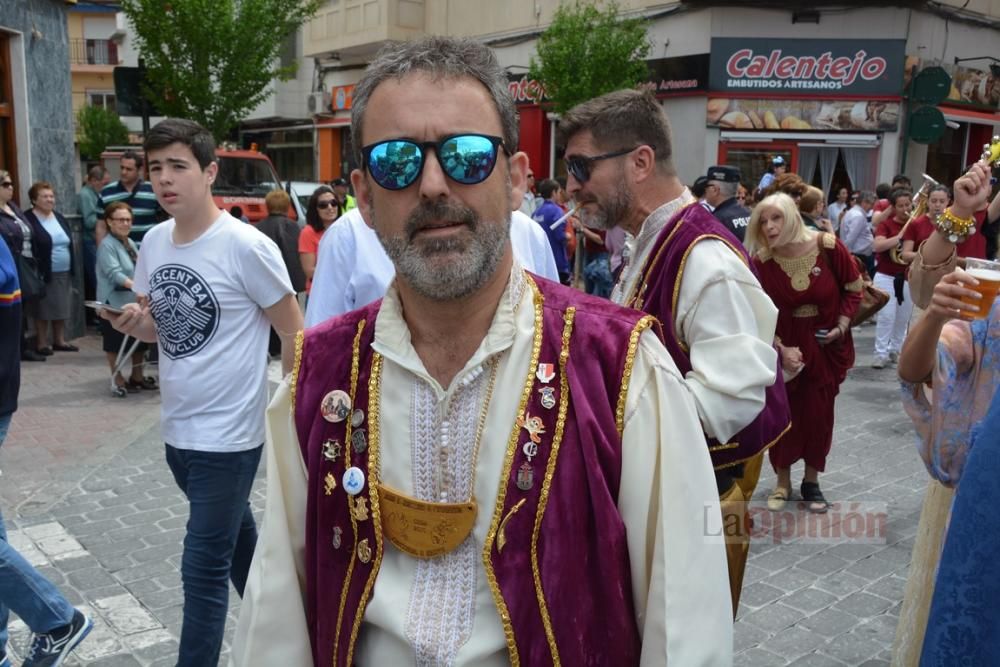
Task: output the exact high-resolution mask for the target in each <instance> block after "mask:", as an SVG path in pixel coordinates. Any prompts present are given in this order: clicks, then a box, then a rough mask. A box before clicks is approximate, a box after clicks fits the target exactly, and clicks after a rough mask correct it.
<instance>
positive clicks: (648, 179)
mask: <svg viewBox="0 0 1000 667" xmlns="http://www.w3.org/2000/svg"><path fill="white" fill-rule="evenodd" d="M557 141H558V143H559V145H561V146H563V147H565V160H566V170H567V171H568V172H569V175H570V178H569V180H568V182H567V187H568V189H569V193H570V195H572V196H573V197H574V198H575V199H576V201H577V202H578V203H580V204H582V205H583V213H582V220H583V222H584V224H589V225H591V226H595V227H598V228H603V229H610V228H612V227H614V226H616V225H617V226H620V227H622V228H624V229H625V231H627V232H629V233H630V234H631V235H632V237H633V240H632V242H631V247H630V254H629V257H630V258H629V264H628V266H626V267H625V269H624V270H623V271H622V274H621V276H620V278H619V281H618V284H617V285H615V288H614V289H613V290H612V292H611V300H612V301H614V302H616V303H619V304H624V305H627V306H631V307H634V308H637V309H639V310H642V311H645V312H647V313H649V314H651V315H653V316H655V317H656V318H657V319H658V320H659V321H660V322H662V323H663V328H662V330H661V331H662V333H663V336H664V342H665V343H666V346H667V349H668V350H670V353H671V356H673V359H674V361H675V362H676V364H677V366H678V367H679V368H680V370H681V372H682V373H683V375H684V384H685V386H686V387H687V389H688V390H689V391H690V394H691V396H692V397H693V399H694V401H695V403H696V404H697V405H698V414H699V415H700V417H701V424H702V427H703V429H704V433H705V436H706V437H707V439H708V443H709V450H710V451H711V457H712V463H713V464H714V467H715V469H716V485H717V491H718V494H719V498H720V500H721V501H722V503H723V510H724V513H725V515H726V517H725V524H726V525H727V526H737V527H738V526H746V525H748V524H747V520H748V515H747V501H749V500H750V497H751V494H752V493H753V489H754V487H755V486H756V484H757V477H758V475H759V473H760V466H761V462H762V460H763V457H762V452H763V451H764V450H765V449H767V448H768V447H769V446H770V445H772V444H773V443H774V442H775V441H776V440H777V439H778V438H779V437H780V436H781V434H782V433H783V432H784V431H785V430H786V429H787V428H788V425H789V416H788V401H787V397H786V396H785V391H784V385H783V383H782V382H781V377H780V374H779V373H778V369H779V359H778V355H777V352H776V351H775V349H774V348H773V347H772V342H773V340H774V330H775V325H776V323H777V309H776V308H775V307H774V304H773V303H772V302H771V299H770V298H769V297H768V296H767V294H765V293H764V290H763V289H762V288H761V285H760V282H759V281H758V280H757V278H756V276H755V275H754V273H753V270H752V269H751V268H750V258H749V257H748V256H747V254H746V251H745V250H744V249H743V246H742V244H741V243H740V241H739V239H738V238H737V237H736V236H734V235H733V233H732V232H730V231H729V230H728V229H726V227H725V226H723V225H722V223H720V222H719V221H718V220H717V219H716V218H715V217H714V216H713V215H712V214H711V213H709V212H708V211H707V210H706V209H705V208H704V207H702V206H698V205H696V204H695V200H694V197H692V196H691V193H690V191H689V190H688V189H687V188H686V187H684V185H683V184H682V183H681V181H680V180H679V179H678V177H677V172H676V169H675V168H674V164H673V155H672V148H671V147H672V137H671V133H670V122H669V120H668V118H667V115H666V113H665V112H664V111H663V108H662V107H661V106H660V104H659V102H657V100H656V98H655V97H653V96H652V95H651V94H649V93H646V92H642V91H637V90H620V91H617V92H613V93H608V94H606V95H602V96H601V97H598V98H596V99H593V100H589V101H587V102H584V103H582V104H580V105H577V106H576V107H574V108H573V109H570V110H569V111H568V112H567V113H566V114H564V115H563V118H562V119H561V120H560V123H559V136H558V139H557ZM709 177H710V178H715V179H716V180H719V179H717V178H716V177H715V176H714V175H712V174H709ZM716 203H718V202H716ZM732 537H734V538H735V539H733V540H731V541H729V542H728V544H727V551H728V556H729V578H730V589H731V594H732V603H733V613H734V614H735V612H736V608H737V606H738V604H739V594H740V590H741V589H742V581H743V571H744V568H745V565H746V557H747V553H748V550H749V538H748V536H747V535H745V534H737V535H734V536H732ZM721 574H722V573H720V575H721Z"/></svg>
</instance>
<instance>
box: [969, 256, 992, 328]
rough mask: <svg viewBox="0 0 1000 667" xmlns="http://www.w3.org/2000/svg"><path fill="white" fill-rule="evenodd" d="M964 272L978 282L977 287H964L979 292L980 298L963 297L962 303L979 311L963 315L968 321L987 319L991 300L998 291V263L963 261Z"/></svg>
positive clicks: (979, 260) (978, 260)
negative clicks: (977, 308)
mask: <svg viewBox="0 0 1000 667" xmlns="http://www.w3.org/2000/svg"><path fill="white" fill-rule="evenodd" d="M965 272H966V273H968V274H969V275H970V276H972V277H973V278H975V279H976V280H978V281H979V284H978V285H975V286H973V285H966V287H968V288H969V289H972V290H975V291H976V292H979V294H980V295H981V297H980V298H978V299H976V298H973V297H968V296H963V297H962V303H968V304H971V305H974V306H978V307H979V310H977V311H969V312H967V313H964V314H965V316H966V317H969V318H970V319H974V320H978V319H982V318H984V317H987V316H988V315H989V314H990V310H991V309H992V308H993V300H994V299H996V297H997V292H998V291H1000V262H994V261H990V260H987V259H973V258H971V257H970V258H968V259H966V260H965Z"/></svg>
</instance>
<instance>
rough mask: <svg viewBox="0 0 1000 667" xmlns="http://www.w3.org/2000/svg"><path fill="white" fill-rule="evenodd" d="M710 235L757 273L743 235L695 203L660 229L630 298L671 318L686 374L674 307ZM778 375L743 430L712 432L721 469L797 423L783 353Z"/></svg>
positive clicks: (670, 336) (667, 341)
mask: <svg viewBox="0 0 1000 667" xmlns="http://www.w3.org/2000/svg"><path fill="white" fill-rule="evenodd" d="M705 239H717V240H719V241H722V242H723V243H725V244H726V245H727V246H728V247H729V248H730V249H731V250H732V251H733V252H735V253H736V254H737V255H739V257H740V259H742V260H743V262H744V263H745V264H746V265H747V267H749V269H750V271H752V272H753V274H754V275H755V276H756V275H757V271H756V269H754V266H753V262H751V261H750V256H749V255H747V251H746V250H745V249H744V248H743V244H742V243H740V241H739V239H737V238H736V236H734V235H733V233H732V232H730V231H729V230H728V229H726V228H725V227H724V226H723V225H722V224H721V223H720V222H719V221H718V220H717V219H716V218H715V216H713V215H712V214H711V213H709V212H708V211H707V210H705V208H704V207H702V206H699V205H690V206H687V207H685V208H684V209H682V210H681V211H679V212H677V214H676V215H674V217H673V218H671V219H670V221H669V222H668V223H667V224H666V226H664V228H663V230H661V231H660V235H659V236H658V237H657V238H656V241H655V243H654V245H653V249H652V250H651V251H650V253H649V255H648V258H647V260H646V264H645V266H643V267H642V277H641V279H640V281H639V287H638V290H637V292H636V294H635V295H634V296H632V297H631V298H630V301H629V303H628V305H630V306H633V307H635V308H638V309H639V310H642V311H644V312H647V313H650V314H651V315H653V316H655V317H656V318H657V319H658V320H659V321H660V322H667V323H668V326H665V327H662V329H661V331H662V333H663V334H664V337H663V338H664V340H663V342H664V345H666V347H667V350H669V352H670V356H672V357H673V359H674V362H675V363H676V364H677V367H678V368H679V369H680V371H681V373H682V374H683V375H685V376H686V375H687V374H688V372H690V371H691V358H690V357H689V356H688V348H687V346H686V345H684V343H682V342H681V341H680V340H678V338H677V329H676V327H675V326H674V324H673V323H674V312H675V311H676V309H677V298H678V294H679V293H680V282H681V278H682V277H683V275H684V264H685V262H687V257H688V252H689V251H690V249H691V247H692V246H693V245H694V244H695V243H697V242H699V241H703V240H705ZM758 278H759V276H758ZM776 376H777V379H776V380H775V382H774V384H772V385H771V386H770V387H768V388H767V391H766V398H765V403H764V409H763V410H762V411H761V413H760V414H759V415H757V417H756V418H755V419H754V420H753V421H752V422H750V423H749V424H748V425H747V426H746V427H745V428H744V429H743V430H742V431H740V432H739V433H737V434H736V435H734V436H733V437H732V438H731V439H730V440H729V442H726V443H720V442H719V441H718V440H715V439H714V438H708V437H707V436H706V439H707V440H708V450H709V454H710V455H711V457H712V465H713V466H714V467H715V469H716V470H721V469H723V468H728V467H730V466H734V465H738V464H740V463H742V462H743V461H746V460H747V459H750V458H752V457H754V456H756V455H757V454H759V453H760V452H762V451H764V450H765V449H767V448H768V447H770V446H771V445H773V444H774V443H776V442H777V441H778V439H779V438H781V436H782V435H783V434H784V433H785V431H787V430H788V429H789V427H790V426H791V417H790V413H789V409H788V396H787V395H786V393H785V381H784V378H783V376H782V374H781V355H778V362H777V366H776Z"/></svg>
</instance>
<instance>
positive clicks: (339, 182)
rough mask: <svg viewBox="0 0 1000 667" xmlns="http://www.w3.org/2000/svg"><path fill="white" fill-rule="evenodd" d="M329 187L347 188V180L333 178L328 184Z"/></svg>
mask: <svg viewBox="0 0 1000 667" xmlns="http://www.w3.org/2000/svg"><path fill="white" fill-rule="evenodd" d="M330 185H343V186H344V187H345V188H346V187H347V179H346V178H335V179H333V181H332V182H331V183H330Z"/></svg>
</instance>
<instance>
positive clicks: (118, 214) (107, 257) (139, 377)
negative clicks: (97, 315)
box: [97, 201, 156, 398]
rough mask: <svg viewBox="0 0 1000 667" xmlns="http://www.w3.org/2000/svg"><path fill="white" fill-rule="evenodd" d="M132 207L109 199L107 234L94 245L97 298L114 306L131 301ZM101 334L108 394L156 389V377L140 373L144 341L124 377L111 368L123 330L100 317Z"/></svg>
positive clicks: (134, 249)
mask: <svg viewBox="0 0 1000 667" xmlns="http://www.w3.org/2000/svg"><path fill="white" fill-rule="evenodd" d="M133 219H134V218H133V216H132V208H131V207H130V206H129V205H128V204H126V203H125V202H122V201H117V202H112V203H111V204H108V207H107V208H106V209H105V210H104V220H105V222H106V223H107V225H108V235H107V236H105V237H104V240H103V241H102V242H101V245H100V246H98V248H97V300H98V301H100V302H101V303H106V304H108V305H109V306H114V307H115V308H121V307H122V306H124V305H125V304H126V303H133V302H134V301H135V293H134V292H133V291H132V277H133V275H134V274H135V260H136V257H137V256H138V253H139V250H138V248H137V247H136V245H135V241H133V240H132V239H130V238H129V232H130V231H132V222H133ZM101 327H102V333H103V335H104V344H103V349H104V353H105V355H106V356H107V358H108V365H109V366H110V367H111V372H112V373H115V387H114V389H112V390H111V394H112V395H113V396H115V397H117V398H125V395H126V394H127V393H128V392H130V391H140V390H142V389H156V380H155V379H153V378H152V377H144V376H143V374H142V366H143V356H144V355H145V352H146V348H147V345H146V343H139V345H138V347H136V349H135V351H134V352H133V353H132V373H131V376H130V377H129V379H128V380H127V381H126V380H125V378H124V377H122V374H121V373H120V372H117V373H116V372H115V365H116V362H117V360H118V353H119V350H120V349H121V347H122V342H123V341H124V339H125V334H123V333H121V332H120V331H118V330H117V329H115V328H114V327H112V326H111V324H110V323H109V322H108V321H107V320H101Z"/></svg>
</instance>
